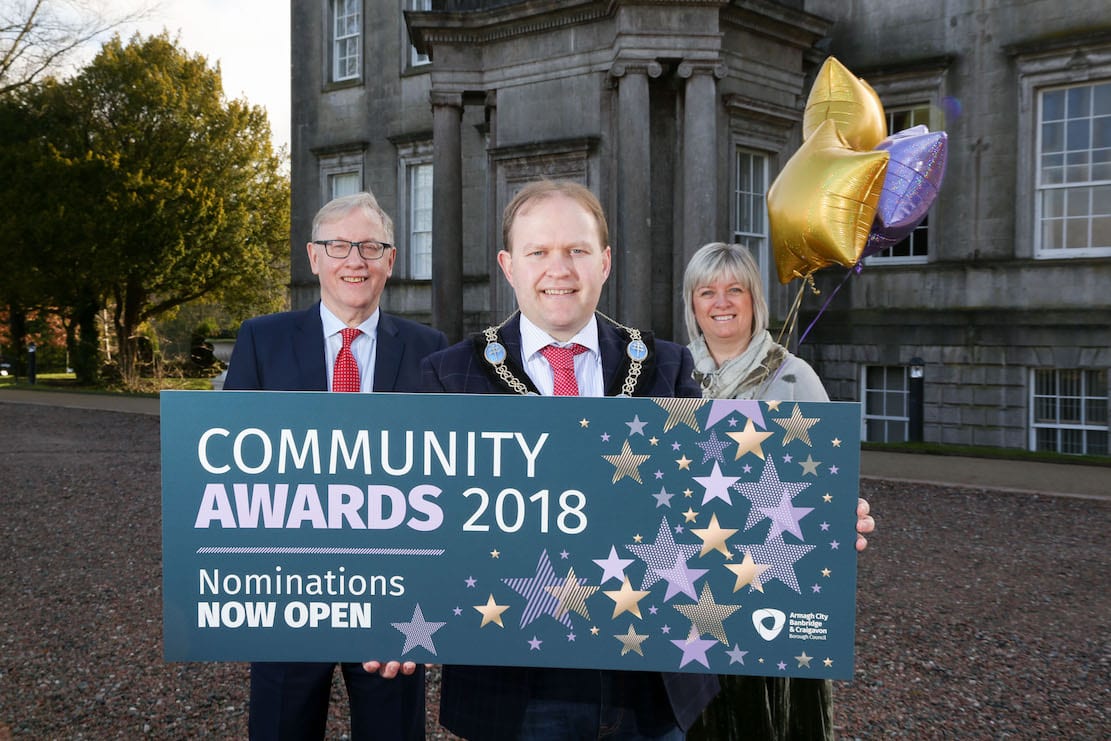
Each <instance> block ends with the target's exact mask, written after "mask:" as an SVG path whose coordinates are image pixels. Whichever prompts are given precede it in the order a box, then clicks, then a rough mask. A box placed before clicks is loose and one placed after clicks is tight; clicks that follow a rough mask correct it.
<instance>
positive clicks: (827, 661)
mask: <svg viewBox="0 0 1111 741" xmlns="http://www.w3.org/2000/svg"><path fill="white" fill-rule="evenodd" d="M822 663H823V664H825V665H826V666H833V659H828V658H827V659H826V660H824V661H823V662H822Z"/></svg>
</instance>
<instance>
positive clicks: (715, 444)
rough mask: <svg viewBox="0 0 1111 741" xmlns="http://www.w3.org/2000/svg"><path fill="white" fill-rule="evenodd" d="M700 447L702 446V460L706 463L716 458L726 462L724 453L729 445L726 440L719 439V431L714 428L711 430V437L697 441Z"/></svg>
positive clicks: (719, 461)
mask: <svg viewBox="0 0 1111 741" xmlns="http://www.w3.org/2000/svg"><path fill="white" fill-rule="evenodd" d="M695 444H696V445H697V446H698V447H700V448H702V462H703V463H705V462H707V461H709V460H715V461H717V462H718V463H725V456H724V455H722V453H723V451H724V450H725V448H726V447H727V446H728V445H729V443H728V441H726V440H719V439H718V433H717V432H716V431H714V430H711V431H710V438H709V439H708V440H702V441H700V442H696V443H695Z"/></svg>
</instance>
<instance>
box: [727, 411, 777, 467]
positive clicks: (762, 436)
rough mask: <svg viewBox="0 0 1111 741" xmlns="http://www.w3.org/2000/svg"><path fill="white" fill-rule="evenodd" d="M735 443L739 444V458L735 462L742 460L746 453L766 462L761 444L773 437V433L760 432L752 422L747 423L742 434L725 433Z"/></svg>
mask: <svg viewBox="0 0 1111 741" xmlns="http://www.w3.org/2000/svg"><path fill="white" fill-rule="evenodd" d="M725 434H726V435H727V436H728V437H730V438H731V439H732V440H733V442H735V443H737V456H736V457H735V458H734V459H733V460H735V461H736V460H740V459H741V456H743V455H744V454H746V453H752V454H753V455H755V456H756V457H757V458H759V459H760V460H764V448H763V447H761V444H762V443H763V442H764V441H765V440H767V439H768V438H769V437H771V436H772V434H773V433H771V432H760V431H759V430H757V429H756V427H755V426H754V425H753V424H752V420H751V419H750V420H748V421H747V422H745V428H744V429H743V430H741V431H740V432H727V433H725Z"/></svg>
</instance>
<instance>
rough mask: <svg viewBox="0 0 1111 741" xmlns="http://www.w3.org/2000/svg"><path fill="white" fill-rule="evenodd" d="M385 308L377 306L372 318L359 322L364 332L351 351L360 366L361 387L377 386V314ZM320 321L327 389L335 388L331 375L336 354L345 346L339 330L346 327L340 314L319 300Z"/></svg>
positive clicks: (371, 387) (361, 388) (365, 388)
mask: <svg viewBox="0 0 1111 741" xmlns="http://www.w3.org/2000/svg"><path fill="white" fill-rule="evenodd" d="M381 312H382V310H381V309H380V308H379V309H375V310H374V313H373V314H371V315H370V318H369V319H367V320H366V321H365V322H363V323H362V324H360V325H359V327H358V328H359V329H360V330H361V331H362V334H361V335H359V336H358V337H356V338H355V339H354V341H353V342H352V343H351V354H352V355H354V356H355V364H356V365H358V366H359V390H360V391H372V390H373V389H374V359H375V355H376V354H377V352H378V318H379V316H380V315H381ZM320 321H321V322H322V323H323V324H324V361H325V363H324V366H325V367H326V368H327V369H328V389H329V390H331V388H332V375H333V373H334V371H335V367H336V356H337V355H339V351H340V349H342V348H343V337H342V336H341V335H340V332H341V331H342V330H344V329H346V328H347V325H346V324H344V323H343V322H342V321H340V320H339V318H338V317H337V316H336V315H335V314H333V313H332V312H331V311H329V310H328V307H327V306H325V305H324V302H323V301H321V302H320Z"/></svg>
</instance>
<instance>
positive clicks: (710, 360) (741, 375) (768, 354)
mask: <svg viewBox="0 0 1111 741" xmlns="http://www.w3.org/2000/svg"><path fill="white" fill-rule="evenodd" d="M688 347H689V348H690V351H691V355H693V356H694V379H695V380H696V381H698V382H699V383H700V384H701V385H702V395H703V396H704V397H706V398H708V399H759V398H760V397H761V395H762V394H763V392H764V390H765V389H766V388H767V386H768V385H770V383H771V381H772V380H774V378H775V373H776V371H777V370H779V366H780V365H782V364H783V360H784V359H785V358H786V357H787V350H786V348H784V347H783V346H782V345H779V344H777V343H776V342H775V340H773V339H772V336H771V334H770V333H769V332H768V331H767V330H764V331H763V332H761V333H760V334H758V335H756V336H755V337H753V338H752V339H751V340H750V341H749V343H748V347H747V348H745V351H744V352H743V353H741V354H740V355H738V356H737V357H735V358H730V359H729V360H726V361H725V362H724V363H722V364H721V366H720V367H719V366H718V365H717V363H716V362H714V356H713V355H711V354H710V350H709V348H708V347H706V339H705V338H704V337H703V336H702V335H699V336H698V337H696V338H695V339H694V340H692V341H691V343H690V345H689V346H688Z"/></svg>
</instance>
